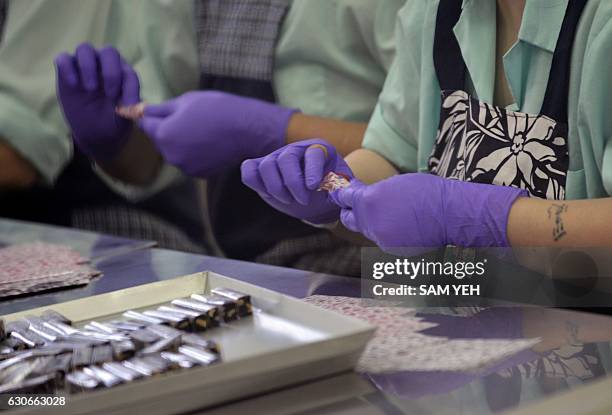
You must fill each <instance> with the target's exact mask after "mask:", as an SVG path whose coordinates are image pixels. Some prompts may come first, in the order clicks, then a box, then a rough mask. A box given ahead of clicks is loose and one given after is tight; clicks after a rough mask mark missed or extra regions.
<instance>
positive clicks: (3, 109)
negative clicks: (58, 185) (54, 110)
mask: <svg viewBox="0 0 612 415" xmlns="http://www.w3.org/2000/svg"><path fill="white" fill-rule="evenodd" d="M0 139H2V140H4V141H5V142H6V143H8V144H9V145H10V146H11V147H13V148H14V149H15V150H17V151H18V152H19V153H20V154H21V155H22V156H23V157H24V158H25V159H26V160H28V161H29V162H30V163H32V165H33V166H34V167H35V168H36V170H37V171H38V173H39V175H40V177H41V179H42V181H43V183H44V184H46V185H52V184H53V182H54V181H55V180H56V179H57V177H58V176H59V175H60V173H61V172H62V170H63V168H64V167H65V165H66V164H67V163H68V162H69V161H70V158H71V157H72V141H71V140H70V137H69V136H68V135H67V134H66V133H65V132H61V131H58V130H57V129H55V128H53V127H51V126H50V125H49V124H46V123H44V122H43V121H42V120H41V118H40V117H39V116H38V115H37V114H35V113H33V112H32V111H31V110H29V109H28V108H25V107H23V106H22V105H21V104H20V103H19V102H17V101H15V100H13V99H8V98H7V97H6V96H2V95H0Z"/></svg>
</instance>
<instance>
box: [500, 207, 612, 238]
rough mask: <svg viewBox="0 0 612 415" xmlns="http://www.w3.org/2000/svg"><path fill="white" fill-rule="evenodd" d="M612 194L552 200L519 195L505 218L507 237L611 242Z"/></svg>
mask: <svg viewBox="0 0 612 415" xmlns="http://www.w3.org/2000/svg"><path fill="white" fill-rule="evenodd" d="M611 219H612V198H605V199H589V200H564V201H552V200H542V199H531V198H520V199H518V200H517V201H516V202H515V203H514V205H513V206H512V209H511V210H510V215H509V218H508V240H509V241H510V244H511V245H512V246H515V247H519V246H532V247H533V246H554V247H598V246H612V220H611Z"/></svg>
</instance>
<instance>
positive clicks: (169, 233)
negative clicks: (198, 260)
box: [71, 205, 206, 254]
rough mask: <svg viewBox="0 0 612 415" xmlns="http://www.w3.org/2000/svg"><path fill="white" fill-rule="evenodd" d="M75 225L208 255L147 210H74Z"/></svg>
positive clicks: (129, 208) (166, 247)
mask: <svg viewBox="0 0 612 415" xmlns="http://www.w3.org/2000/svg"><path fill="white" fill-rule="evenodd" d="M71 226H72V227H73V228H77V229H84V230H88V231H92V232H98V233H104V234H108V235H114V236H121V237H125V238H133V239H142V240H149V241H156V242H157V243H158V246H159V247H160V248H165V249H172V250H175V251H183V252H191V253H196V254H203V253H206V251H205V249H204V247H202V246H200V245H199V244H196V243H195V242H194V241H193V240H191V239H190V238H189V236H188V235H186V234H185V233H184V232H183V231H182V230H181V229H179V228H178V227H177V226H176V225H174V224H172V223H170V222H167V221H166V220H164V219H162V218H160V217H159V216H156V215H154V214H151V213H149V212H147V211H145V210H142V209H138V208H136V207H130V206H125V205H109V206H99V207H94V208H81V209H74V210H73V211H72V217H71Z"/></svg>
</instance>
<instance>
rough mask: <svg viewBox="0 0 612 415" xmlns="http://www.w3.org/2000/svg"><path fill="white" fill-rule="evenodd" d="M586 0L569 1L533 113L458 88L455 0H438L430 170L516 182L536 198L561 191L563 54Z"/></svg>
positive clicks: (566, 68)
mask: <svg viewBox="0 0 612 415" xmlns="http://www.w3.org/2000/svg"><path fill="white" fill-rule="evenodd" d="M586 1H587V0H571V1H569V3H568V8H567V11H566V14H565V18H564V20H563V25H562V27H561V32H560V35H559V39H558V41H557V46H556V49H555V52H554V55H553V61H552V66H551V72H550V76H549V80H548V85H547V88H546V94H545V96H544V100H543V104H542V108H541V110H540V114H527V113H524V112H518V111H510V110H507V109H505V108H501V107H498V106H495V105H491V104H488V103H485V102H482V101H479V100H478V99H476V98H474V97H472V96H470V94H468V93H467V92H465V91H464V88H465V81H466V74H467V66H466V64H465V61H464V60H463V57H462V55H461V49H460V47H459V43H458V42H457V39H456V38H455V35H454V33H453V27H454V26H455V24H456V23H457V21H458V20H459V16H460V15H461V3H462V1H461V0H440V5H439V7H438V14H437V19H436V33H435V40H434V65H435V68H436V74H437V76H438V81H439V82H440V88H441V90H442V106H441V113H440V125H439V130H438V135H437V138H436V142H435V145H434V149H433V152H432V154H431V157H430V158H429V164H428V167H429V170H430V171H431V172H432V173H434V174H436V175H438V176H442V177H447V178H451V179H457V180H464V181H470V182H477V183H487V184H496V185H501V186H512V187H518V188H521V189H525V190H527V191H528V192H529V194H530V195H531V196H535V197H539V198H545V199H555V200H561V199H565V183H566V176H567V171H568V167H569V151H568V138H567V137H568V126H567V118H568V116H567V111H568V110H567V101H568V92H569V75H570V61H571V52H572V46H573V42H574V35H575V32H576V27H577V26H578V21H579V19H580V16H581V14H582V11H583V9H584V6H585V5H586Z"/></svg>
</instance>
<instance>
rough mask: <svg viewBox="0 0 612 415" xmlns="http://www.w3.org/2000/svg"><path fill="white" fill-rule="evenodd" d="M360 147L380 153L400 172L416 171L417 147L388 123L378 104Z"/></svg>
mask: <svg viewBox="0 0 612 415" xmlns="http://www.w3.org/2000/svg"><path fill="white" fill-rule="evenodd" d="M362 147H363V148H365V149H368V150H372V151H374V152H376V153H378V154H380V155H381V156H383V157H384V158H385V159H387V160H388V161H389V162H391V163H392V164H393V165H394V166H396V167H397V168H398V169H399V170H400V171H401V172H402V173H406V172H415V171H418V165H417V164H418V163H417V148H416V147H415V146H414V145H413V144H412V143H410V142H409V141H408V139H407V138H406V137H403V136H401V135H400V134H399V133H398V132H397V130H395V129H394V128H393V127H391V125H389V123H388V122H387V121H386V119H385V116H384V114H383V112H382V109H381V106H380V104H379V105H377V106H376V108H375V109H374V113H373V114H372V118H371V119H370V123H369V124H368V129H367V130H366V133H365V137H364V139H363V144H362Z"/></svg>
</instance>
